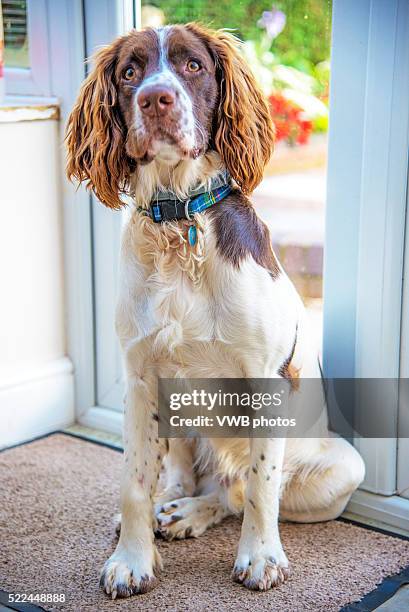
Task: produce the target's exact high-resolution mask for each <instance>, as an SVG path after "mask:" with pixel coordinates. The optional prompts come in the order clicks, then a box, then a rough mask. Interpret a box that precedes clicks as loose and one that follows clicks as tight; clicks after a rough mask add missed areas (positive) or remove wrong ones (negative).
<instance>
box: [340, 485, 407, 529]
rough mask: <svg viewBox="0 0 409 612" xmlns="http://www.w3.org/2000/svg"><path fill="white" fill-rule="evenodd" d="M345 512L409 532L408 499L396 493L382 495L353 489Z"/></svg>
mask: <svg viewBox="0 0 409 612" xmlns="http://www.w3.org/2000/svg"><path fill="white" fill-rule="evenodd" d="M346 512H347V513H348V512H351V513H353V514H354V515H355V516H358V517H360V516H361V517H363V519H364V520H363V522H365V519H373V520H376V521H380V522H382V523H384V524H385V525H387V526H388V527H391V528H394V527H395V528H396V527H397V528H398V529H403V530H405V531H406V532H409V500H408V499H404V498H403V497H398V496H397V495H392V496H388V497H386V496H383V495H379V494H374V493H368V492H367V491H355V493H354V494H353V495H352V498H351V501H350V502H349V504H348V506H347V508H346Z"/></svg>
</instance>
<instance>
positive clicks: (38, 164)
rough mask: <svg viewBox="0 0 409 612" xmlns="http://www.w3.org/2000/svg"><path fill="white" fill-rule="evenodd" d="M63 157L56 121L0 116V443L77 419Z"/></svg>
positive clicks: (12, 442)
mask: <svg viewBox="0 0 409 612" xmlns="http://www.w3.org/2000/svg"><path fill="white" fill-rule="evenodd" d="M9 117H10V116H9ZM60 160H61V155H60V144H59V123H58V121H57V120H38V121H37V120H34V121H16V122H12V121H11V122H10V121H7V122H2V121H1V117H0V446H4V445H9V444H14V443H17V442H19V441H22V440H25V439H29V438H31V437H34V436H36V435H40V434H42V433H45V432H47V431H51V430H53V429H55V428H58V427H60V426H62V425H64V424H67V423H69V422H72V421H73V420H74V402H73V376H72V367H71V363H70V361H69V359H68V358H67V357H66V356H65V355H66V340H65V331H64V329H65V325H64V287H63V278H64V277H63V262H62V254H63V239H62V212H61V195H60V184H59V180H60V179H59V177H60V167H59V164H60Z"/></svg>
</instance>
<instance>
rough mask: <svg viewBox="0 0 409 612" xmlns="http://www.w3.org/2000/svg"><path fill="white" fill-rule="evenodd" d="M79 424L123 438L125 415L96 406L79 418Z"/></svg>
mask: <svg viewBox="0 0 409 612" xmlns="http://www.w3.org/2000/svg"><path fill="white" fill-rule="evenodd" d="M78 422H79V423H80V424H81V425H85V426H86V427H92V428H93V429H101V430H102V431H108V432H109V433H114V434H118V435H120V436H122V427H123V415H122V412H119V411H117V410H112V409H110V408H100V407H99V406H94V407H92V408H89V409H88V410H87V411H86V412H84V414H82V415H80V416H78Z"/></svg>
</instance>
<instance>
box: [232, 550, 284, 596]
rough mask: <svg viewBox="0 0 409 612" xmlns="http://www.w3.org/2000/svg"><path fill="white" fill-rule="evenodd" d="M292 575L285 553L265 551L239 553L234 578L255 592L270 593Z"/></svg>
mask: <svg viewBox="0 0 409 612" xmlns="http://www.w3.org/2000/svg"><path fill="white" fill-rule="evenodd" d="M289 575H290V567H289V564H288V561H287V557H286V556H285V554H284V552H283V551H282V550H281V551H276V552H275V553H273V552H272V551H270V552H269V551H267V550H264V547H263V548H261V549H260V550H258V551H255V552H251V553H246V552H244V551H243V552H239V554H238V556H237V559H236V562H235V564H234V568H233V573H232V577H233V580H234V581H235V582H240V583H241V584H243V585H244V586H245V587H247V588H248V589H251V590H253V591H268V589H271V588H272V587H276V586H279V585H280V584H283V583H284V582H285V581H286V580H287V578H288V577H289Z"/></svg>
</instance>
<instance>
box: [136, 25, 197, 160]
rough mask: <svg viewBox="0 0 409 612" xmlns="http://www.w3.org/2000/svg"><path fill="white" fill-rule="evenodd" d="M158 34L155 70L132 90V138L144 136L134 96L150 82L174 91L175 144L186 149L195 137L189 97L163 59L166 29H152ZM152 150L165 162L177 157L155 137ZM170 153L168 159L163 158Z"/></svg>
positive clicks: (141, 118) (191, 147) (143, 128)
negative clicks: (176, 107) (176, 128)
mask: <svg viewBox="0 0 409 612" xmlns="http://www.w3.org/2000/svg"><path fill="white" fill-rule="evenodd" d="M156 33H157V36H158V48H159V64H158V70H157V71H156V72H154V74H152V75H151V76H149V77H147V78H145V79H144V80H143V82H142V84H141V86H140V87H139V88H138V89H137V90H136V92H135V98H134V99H135V109H134V129H135V135H136V138H137V139H138V138H144V136H145V129H146V128H145V123H144V118H143V113H142V112H141V110H140V108H139V106H138V104H137V103H136V99H137V96H138V95H139V94H140V93H141V92H142V91H143V90H144V89H145V88H147V87H151V86H152V85H157V84H159V85H161V86H165V87H169V88H170V89H171V90H172V91H174V93H175V95H176V99H177V106H178V110H179V112H180V119H179V147H180V148H182V149H185V150H186V151H190V150H192V149H194V148H195V146H196V139H195V116H194V113H193V104H192V100H191V98H190V96H189V95H188V93H187V91H186V90H185V88H184V87H183V85H182V82H181V81H180V79H179V78H178V77H177V74H176V73H175V72H174V71H173V70H172V68H171V66H170V64H169V63H168V61H167V47H166V40H167V34H168V28H167V27H163V28H158V29H157V30H156ZM151 146H152V152H154V153H155V154H156V155H157V156H159V159H161V157H162V160H163V161H166V162H169V161H171V162H172V161H174V162H175V163H176V162H177V161H179V160H178V158H177V157H176V155H175V154H174V151H175V150H174V148H172V147H169V146H167V145H166V143H163V142H162V141H161V140H158V139H157V140H155V141H154V142H153V143H152V145H151ZM169 155H171V159H170V160H169V159H167V157H168V156H169Z"/></svg>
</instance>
